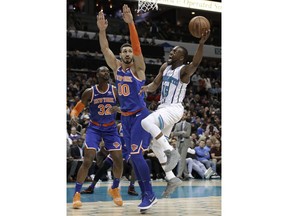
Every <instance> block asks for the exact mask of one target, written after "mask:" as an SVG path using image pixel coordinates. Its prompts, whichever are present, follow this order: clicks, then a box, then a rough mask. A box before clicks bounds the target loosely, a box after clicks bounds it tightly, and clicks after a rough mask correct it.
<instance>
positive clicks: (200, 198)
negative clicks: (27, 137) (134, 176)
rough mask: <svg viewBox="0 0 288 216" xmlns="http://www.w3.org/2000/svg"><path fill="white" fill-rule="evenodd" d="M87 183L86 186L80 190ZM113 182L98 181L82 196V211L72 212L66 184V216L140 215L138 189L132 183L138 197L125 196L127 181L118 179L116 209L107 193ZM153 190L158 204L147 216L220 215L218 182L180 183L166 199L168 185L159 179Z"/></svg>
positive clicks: (70, 187)
mask: <svg viewBox="0 0 288 216" xmlns="http://www.w3.org/2000/svg"><path fill="white" fill-rule="evenodd" d="M89 184H90V183H89V182H88V183H85V184H84V185H83V189H84V188H86V187H87V186H88V185H89ZM111 184H112V181H111V180H110V181H108V182H98V184H97V185H96V188H95V190H94V194H81V201H82V204H83V205H82V208H80V209H73V208H72V199H73V193H74V186H75V183H68V184H67V216H90V215H91V216H92V215H103V216H118V215H119V216H122V215H123V216H124V215H125V216H126V215H127V216H128V215H141V214H140V211H139V209H138V207H137V205H138V204H139V203H140V188H139V186H138V184H137V182H136V183H135V189H136V191H137V192H138V193H139V196H131V195H128V194H127V190H128V185H129V182H128V181H127V180H121V183H120V185H121V196H122V199H123V201H124V205H123V206H122V207H119V206H116V205H115V204H114V203H113V201H112V198H111V197H110V196H109V195H108V194H107V189H108V188H109V187H110V186H111ZM152 184H153V190H154V192H155V194H156V196H157V198H158V203H157V204H155V205H154V206H153V207H152V208H150V209H149V210H147V212H146V215H157V216H162V215H165V216H170V215H171V216H172V215H173V216H182V215H183V216H188V215H193V216H220V215H221V180H199V179H192V180H190V181H183V183H182V185H181V186H180V187H178V188H177V189H176V190H175V191H174V193H173V194H171V195H170V197H169V198H161V194H162V192H163V191H164V190H165V187H166V185H167V183H166V182H165V181H162V180H155V181H153V183H152Z"/></svg>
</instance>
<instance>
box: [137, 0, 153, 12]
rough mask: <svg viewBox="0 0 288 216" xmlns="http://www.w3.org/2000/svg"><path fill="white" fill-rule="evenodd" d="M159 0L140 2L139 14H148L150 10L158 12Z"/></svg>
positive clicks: (140, 0)
mask: <svg viewBox="0 0 288 216" xmlns="http://www.w3.org/2000/svg"><path fill="white" fill-rule="evenodd" d="M157 1H158V0H138V10H137V13H140V12H141V11H143V13H146V12H147V11H150V10H158V4H157Z"/></svg>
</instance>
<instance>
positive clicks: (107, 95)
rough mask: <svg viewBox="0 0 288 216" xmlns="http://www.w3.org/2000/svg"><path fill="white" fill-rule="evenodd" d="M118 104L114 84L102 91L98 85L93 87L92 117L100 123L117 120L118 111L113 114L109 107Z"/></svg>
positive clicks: (90, 105) (90, 107) (90, 108)
mask: <svg viewBox="0 0 288 216" xmlns="http://www.w3.org/2000/svg"><path fill="white" fill-rule="evenodd" d="M115 105H116V97H115V95H114V91H113V86H112V85H110V84H109V85H108V89H107V90H106V91H105V92H100V91H99V90H98V88H97V85H94V86H93V87H92V98H91V101H90V104H89V111H90V119H91V120H92V121H94V122H98V123H100V124H104V123H109V122H112V121H115V118H116V113H114V114H111V112H110V110H109V108H111V107H112V106H115Z"/></svg>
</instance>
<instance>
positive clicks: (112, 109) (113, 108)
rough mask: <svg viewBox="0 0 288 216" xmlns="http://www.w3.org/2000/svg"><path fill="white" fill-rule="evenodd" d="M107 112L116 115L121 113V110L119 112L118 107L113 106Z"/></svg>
mask: <svg viewBox="0 0 288 216" xmlns="http://www.w3.org/2000/svg"><path fill="white" fill-rule="evenodd" d="M109 111H110V112H111V113H112V114H113V113H116V112H118V113H120V112H121V110H120V108H119V107H118V106H113V107H111V108H110V109H109Z"/></svg>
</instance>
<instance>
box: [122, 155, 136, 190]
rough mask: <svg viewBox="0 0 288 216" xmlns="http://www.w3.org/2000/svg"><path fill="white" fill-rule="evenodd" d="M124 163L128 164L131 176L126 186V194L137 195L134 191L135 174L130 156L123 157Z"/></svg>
mask: <svg viewBox="0 0 288 216" xmlns="http://www.w3.org/2000/svg"><path fill="white" fill-rule="evenodd" d="M125 161H126V163H127V164H129V166H130V167H131V169H130V170H131V177H130V180H129V181H130V184H129V187H128V194H129V195H132V196H138V193H137V192H136V190H135V186H134V184H135V181H136V174H135V171H134V167H133V162H132V160H131V159H130V157H127V158H126V159H125Z"/></svg>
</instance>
